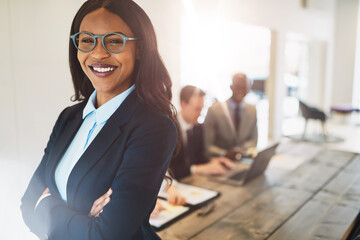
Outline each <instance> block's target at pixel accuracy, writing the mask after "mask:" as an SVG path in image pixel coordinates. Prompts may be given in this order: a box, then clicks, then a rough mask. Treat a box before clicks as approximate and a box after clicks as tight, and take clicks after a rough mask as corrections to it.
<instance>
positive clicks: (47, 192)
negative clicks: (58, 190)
mask: <svg viewBox="0 0 360 240" xmlns="http://www.w3.org/2000/svg"><path fill="white" fill-rule="evenodd" d="M46 194H51V192H50V189H49V188H46V189H45V191H44V192H43V193H42V194H41V196H40V198H42V197H43V196H44V195H46ZM40 198H39V199H40Z"/></svg>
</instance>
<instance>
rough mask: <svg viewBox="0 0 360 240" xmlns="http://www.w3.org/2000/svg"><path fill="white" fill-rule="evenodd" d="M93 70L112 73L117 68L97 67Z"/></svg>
mask: <svg viewBox="0 0 360 240" xmlns="http://www.w3.org/2000/svg"><path fill="white" fill-rule="evenodd" d="M93 69H94V70H95V71H97V72H111V71H113V70H114V69H115V68H113V67H108V68H97V67H93Z"/></svg>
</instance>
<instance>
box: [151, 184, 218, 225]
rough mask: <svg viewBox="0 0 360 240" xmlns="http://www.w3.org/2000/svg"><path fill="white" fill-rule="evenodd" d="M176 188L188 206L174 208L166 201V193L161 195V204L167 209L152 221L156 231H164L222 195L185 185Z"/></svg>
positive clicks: (177, 185) (178, 185)
mask: <svg viewBox="0 0 360 240" xmlns="http://www.w3.org/2000/svg"><path fill="white" fill-rule="evenodd" d="M176 188H177V190H178V191H179V192H180V193H181V194H182V195H183V196H184V197H185V198H186V201H187V204H186V205H185V206H173V205H171V204H169V203H168V202H167V201H166V199H167V193H166V192H161V193H159V196H158V197H159V198H160V203H161V204H162V205H163V207H164V208H165V209H164V210H163V211H162V212H160V214H159V216H158V217H156V218H152V219H150V225H151V226H152V227H153V228H154V229H155V231H160V230H163V229H164V228H166V227H168V226H170V225H171V224H173V223H174V222H176V221H177V220H179V219H181V218H183V217H185V216H186V215H188V214H190V213H191V212H193V211H195V210H197V209H199V208H201V207H203V206H206V205H207V204H208V203H210V202H211V201H213V200H214V199H216V198H218V197H219V196H220V195H221V194H220V193H219V192H216V191H212V190H208V189H205V188H201V187H196V186H192V185H188V184H184V183H177V184H176Z"/></svg>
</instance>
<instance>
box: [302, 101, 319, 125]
mask: <svg viewBox="0 0 360 240" xmlns="http://www.w3.org/2000/svg"><path fill="white" fill-rule="evenodd" d="M299 106H300V110H301V113H302V115H303V117H304V118H305V119H309V118H310V119H318V120H321V121H325V120H326V115H325V113H324V112H323V111H321V110H319V109H317V108H315V107H310V106H309V105H307V104H305V103H304V102H303V101H301V100H299Z"/></svg>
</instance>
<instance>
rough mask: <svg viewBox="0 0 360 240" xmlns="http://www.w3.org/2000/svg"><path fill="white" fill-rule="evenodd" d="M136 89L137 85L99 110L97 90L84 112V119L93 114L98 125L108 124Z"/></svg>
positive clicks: (91, 96)
mask: <svg viewBox="0 0 360 240" xmlns="http://www.w3.org/2000/svg"><path fill="white" fill-rule="evenodd" d="M134 89H135V84H133V85H132V86H131V87H130V88H128V89H127V90H126V91H124V92H122V93H120V94H119V95H117V96H115V97H113V98H112V99H110V100H109V101H107V102H106V103H105V104H103V105H102V106H101V107H99V108H97V109H96V108H95V103H96V90H95V91H94V92H93V93H92V94H91V95H90V97H89V100H88V102H87V103H86V106H85V108H84V110H83V119H85V118H86V117H87V116H88V115H90V114H91V113H94V114H95V121H96V123H97V124H101V123H103V122H106V121H107V120H108V119H109V118H110V116H111V115H112V114H113V113H114V112H115V111H116V109H118V108H119V107H120V105H121V104H122V102H123V101H124V100H125V99H126V97H127V96H129V94H130V93H131V92H132V91H133V90H134Z"/></svg>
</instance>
